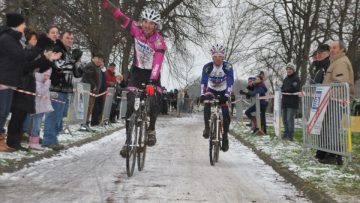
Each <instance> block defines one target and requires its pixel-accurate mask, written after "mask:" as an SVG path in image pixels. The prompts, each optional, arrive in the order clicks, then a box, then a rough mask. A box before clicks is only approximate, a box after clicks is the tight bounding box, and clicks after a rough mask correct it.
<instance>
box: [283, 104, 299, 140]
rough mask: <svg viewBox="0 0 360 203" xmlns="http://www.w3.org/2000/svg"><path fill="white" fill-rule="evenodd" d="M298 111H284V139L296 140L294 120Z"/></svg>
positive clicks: (291, 109)
mask: <svg viewBox="0 0 360 203" xmlns="http://www.w3.org/2000/svg"><path fill="white" fill-rule="evenodd" d="M295 112H296V109H293V108H283V110H282V119H283V124H284V134H283V137H282V138H283V139H289V140H293V139H294V120H295Z"/></svg>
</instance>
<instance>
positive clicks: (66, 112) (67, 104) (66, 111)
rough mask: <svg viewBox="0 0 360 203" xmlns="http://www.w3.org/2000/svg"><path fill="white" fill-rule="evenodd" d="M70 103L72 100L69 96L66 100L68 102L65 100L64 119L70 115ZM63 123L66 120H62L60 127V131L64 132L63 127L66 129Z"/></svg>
mask: <svg viewBox="0 0 360 203" xmlns="http://www.w3.org/2000/svg"><path fill="white" fill-rule="evenodd" d="M69 102H70V100H69V95H68V96H67V98H66V100H65V107H64V113H63V117H64V118H66V117H67V114H68V110H69ZM63 122H64V120H63V119H61V122H60V127H59V129H60V131H62V130H63V127H64V126H63Z"/></svg>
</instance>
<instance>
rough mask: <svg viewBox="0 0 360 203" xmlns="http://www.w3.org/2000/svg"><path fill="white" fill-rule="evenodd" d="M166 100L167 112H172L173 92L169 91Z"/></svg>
mask: <svg viewBox="0 0 360 203" xmlns="http://www.w3.org/2000/svg"><path fill="white" fill-rule="evenodd" d="M168 98H169V107H168V108H169V111H173V109H172V105H173V99H174V91H173V90H170V92H169V93H168Z"/></svg>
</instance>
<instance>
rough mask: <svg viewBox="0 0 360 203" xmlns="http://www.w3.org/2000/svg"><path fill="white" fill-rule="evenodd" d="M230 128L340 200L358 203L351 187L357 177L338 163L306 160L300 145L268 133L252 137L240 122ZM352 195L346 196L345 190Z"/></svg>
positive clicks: (356, 195)
mask: <svg viewBox="0 0 360 203" xmlns="http://www.w3.org/2000/svg"><path fill="white" fill-rule="evenodd" d="M232 126H233V130H234V131H235V132H236V134H238V135H239V136H242V137H243V138H245V139H246V140H247V141H250V142H251V143H252V144H254V145H255V146H256V148H257V149H259V150H261V151H263V152H265V153H266V154H268V155H270V156H271V157H272V158H273V159H274V160H276V161H277V162H279V163H281V164H282V165H283V166H285V167H288V168H289V169H290V170H291V171H293V172H294V173H296V174H297V175H298V176H299V177H301V178H303V179H305V180H308V181H310V182H313V183H315V184H316V186H317V187H318V188H319V189H320V190H322V191H325V192H326V193H327V194H329V195H330V196H332V197H333V198H334V199H336V200H337V201H339V202H360V194H359V191H354V188H353V187H354V186H357V188H358V186H359V183H360V177H359V175H356V174H354V172H353V171H352V170H351V169H350V170H349V171H345V172H341V170H340V167H339V166H335V165H324V164H321V163H317V162H315V161H311V160H309V158H308V157H306V156H304V157H300V154H301V153H302V151H303V148H302V146H301V145H300V144H299V143H296V142H288V141H285V142H282V141H279V140H276V139H272V138H271V137H270V136H269V135H267V136H262V137H259V136H254V135H252V134H251V132H250V130H249V129H247V128H244V127H240V126H239V125H232ZM344 191H346V193H348V194H349V193H350V194H351V195H347V194H346V193H344Z"/></svg>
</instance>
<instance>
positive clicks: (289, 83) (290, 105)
mask: <svg viewBox="0 0 360 203" xmlns="http://www.w3.org/2000/svg"><path fill="white" fill-rule="evenodd" d="M286 73H287V76H286V78H285V79H284V81H283V85H282V86H281V92H282V93H296V92H299V91H300V85H301V84H300V78H299V77H298V76H297V75H296V72H295V65H294V64H292V63H289V64H287V65H286ZM298 108H299V96H298V95H286V94H283V95H282V99H281V109H282V117H283V124H284V128H285V129H284V134H283V136H282V138H283V139H284V140H285V139H287V140H290V141H293V139H294V120H295V113H296V110H297V109H298Z"/></svg>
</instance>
